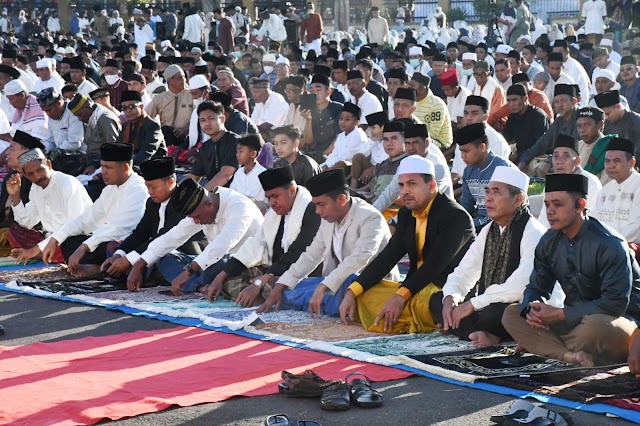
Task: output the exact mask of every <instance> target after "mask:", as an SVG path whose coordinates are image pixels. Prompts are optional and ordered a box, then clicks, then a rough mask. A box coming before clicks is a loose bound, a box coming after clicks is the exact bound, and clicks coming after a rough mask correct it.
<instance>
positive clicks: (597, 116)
mask: <svg viewBox="0 0 640 426" xmlns="http://www.w3.org/2000/svg"><path fill="white" fill-rule="evenodd" d="M580 117H588V118H592V119H593V121H595V122H596V123H597V122H598V121H600V120H604V111H602V110H601V109H600V108H597V107H589V106H588V107H584V108H580V110H579V111H578V118H580Z"/></svg>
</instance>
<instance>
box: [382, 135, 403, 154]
mask: <svg viewBox="0 0 640 426" xmlns="http://www.w3.org/2000/svg"><path fill="white" fill-rule="evenodd" d="M382 147H383V148H384V152H386V153H387V155H388V156H389V157H391V158H393V157H397V156H398V155H400V154H402V153H403V152H404V135H403V134H402V133H400V132H385V133H383V134H382Z"/></svg>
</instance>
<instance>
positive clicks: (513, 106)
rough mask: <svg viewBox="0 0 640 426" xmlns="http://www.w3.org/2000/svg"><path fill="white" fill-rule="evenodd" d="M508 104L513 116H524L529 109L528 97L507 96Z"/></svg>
mask: <svg viewBox="0 0 640 426" xmlns="http://www.w3.org/2000/svg"><path fill="white" fill-rule="evenodd" d="M507 104H508V105H509V111H511V114H522V113H523V112H524V111H525V109H526V108H527V104H526V96H519V95H509V96H507Z"/></svg>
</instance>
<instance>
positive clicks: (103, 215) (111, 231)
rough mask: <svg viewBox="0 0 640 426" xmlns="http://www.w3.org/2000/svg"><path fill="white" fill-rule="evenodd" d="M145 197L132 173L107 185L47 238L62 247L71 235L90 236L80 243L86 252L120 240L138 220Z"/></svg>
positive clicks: (138, 177) (139, 177) (142, 182)
mask: <svg viewBox="0 0 640 426" xmlns="http://www.w3.org/2000/svg"><path fill="white" fill-rule="evenodd" d="M148 197H149V193H148V192H147V187H146V186H145V184H144V179H143V178H142V177H141V176H140V175H138V174H136V173H132V174H131V176H129V178H128V179H127V181H126V182H125V183H123V184H122V185H120V186H117V185H108V186H107V187H106V188H105V189H103V190H102V194H100V198H98V199H97V200H96V202H95V203H94V204H93V205H92V206H91V207H89V208H88V209H86V210H85V211H84V213H82V214H81V215H80V216H78V217H76V218H75V219H73V220H69V221H67V222H66V223H65V224H64V226H63V227H62V228H60V229H58V230H57V231H55V232H54V233H53V234H52V235H51V237H52V238H55V240H56V241H58V243H59V244H62V243H63V242H64V241H65V240H66V239H67V238H69V237H72V236H74V235H82V234H85V235H89V234H91V237H89V238H87V239H86V240H85V241H84V244H86V245H87V246H88V247H89V251H94V250H95V249H96V248H97V247H98V246H99V245H100V244H102V243H105V242H109V241H113V240H123V239H125V238H126V237H128V236H129V234H131V232H133V230H134V229H135V227H136V226H137V225H138V222H140V219H142V216H143V215H144V210H145V206H146V202H147V198H148Z"/></svg>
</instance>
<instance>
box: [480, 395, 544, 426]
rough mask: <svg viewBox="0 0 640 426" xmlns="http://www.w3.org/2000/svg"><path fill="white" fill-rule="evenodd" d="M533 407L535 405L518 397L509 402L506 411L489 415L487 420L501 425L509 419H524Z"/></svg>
mask: <svg viewBox="0 0 640 426" xmlns="http://www.w3.org/2000/svg"><path fill="white" fill-rule="evenodd" d="M534 408H536V406H535V405H533V404H532V403H530V402H529V401H525V400H523V399H519V400H517V401H515V402H514V403H513V404H511V405H510V406H509V408H508V409H507V411H505V412H504V413H502V414H499V415H496V416H491V417H490V418H489V420H491V421H492V422H494V423H497V424H499V425H501V424H504V422H505V421H506V420H509V419H526V418H527V416H529V412H530V411H531V410H533V409H534Z"/></svg>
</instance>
